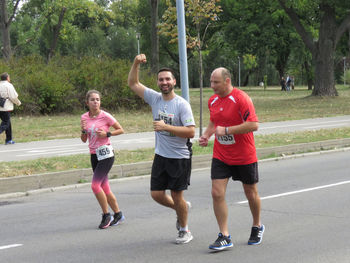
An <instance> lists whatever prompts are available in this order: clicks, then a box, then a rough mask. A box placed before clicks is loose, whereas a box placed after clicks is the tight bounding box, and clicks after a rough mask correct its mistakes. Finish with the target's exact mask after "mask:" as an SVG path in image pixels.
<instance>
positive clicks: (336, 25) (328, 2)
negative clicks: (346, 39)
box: [278, 0, 350, 96]
mask: <svg viewBox="0 0 350 263" xmlns="http://www.w3.org/2000/svg"><path fill="white" fill-rule="evenodd" d="M278 2H279V3H280V5H281V6H282V8H283V9H284V10H285V12H286V13H287V14H288V16H289V18H290V19H291V21H292V23H293V25H294V27H295V29H296V30H297V32H298V34H299V35H300V37H301V38H302V40H303V42H304V44H305V46H306V47H307V48H308V49H309V50H310V52H311V54H312V59H313V62H314V64H315V77H316V78H315V88H314V90H313V92H312V95H314V96H337V95H338V92H337V90H336V88H335V81H334V58H335V51H336V47H337V44H338V42H339V40H340V38H341V36H342V35H343V34H344V33H345V32H346V30H347V28H349V27H350V14H349V13H347V11H346V10H349V8H350V2H349V1H341V0H318V1H302V0H300V1H292V0H278Z"/></svg>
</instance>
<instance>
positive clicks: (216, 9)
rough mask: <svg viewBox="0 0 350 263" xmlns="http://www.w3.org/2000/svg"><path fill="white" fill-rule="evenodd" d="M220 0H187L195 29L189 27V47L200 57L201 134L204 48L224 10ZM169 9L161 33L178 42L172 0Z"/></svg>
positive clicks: (189, 17) (164, 17) (161, 24)
mask: <svg viewBox="0 0 350 263" xmlns="http://www.w3.org/2000/svg"><path fill="white" fill-rule="evenodd" d="M219 2H220V0H185V2H184V6H185V10H186V12H185V13H186V16H187V18H188V19H189V20H190V24H191V25H194V30H190V28H189V27H187V28H188V30H187V32H186V34H187V39H186V40H187V47H188V48H190V49H192V48H195V49H196V51H197V52H198V57H199V63H198V65H199V78H200V80H199V88H200V126H199V127H200V131H199V133H200V135H202V104H203V103H202V99H203V94H202V92H203V62H202V60H203V59H202V50H203V43H204V41H205V37H206V33H207V30H208V27H209V26H210V25H211V24H213V23H215V21H216V20H217V16H218V13H220V12H221V11H222V9H221V6H219V5H218V3H219ZM166 3H167V5H168V9H167V10H166V11H165V13H164V14H163V17H162V19H163V22H162V23H160V25H159V28H160V30H159V33H160V34H162V35H165V36H168V37H170V40H169V43H177V41H178V39H177V36H178V32H177V15H176V14H177V12H176V7H174V6H173V5H172V3H171V1H170V0H167V2H166Z"/></svg>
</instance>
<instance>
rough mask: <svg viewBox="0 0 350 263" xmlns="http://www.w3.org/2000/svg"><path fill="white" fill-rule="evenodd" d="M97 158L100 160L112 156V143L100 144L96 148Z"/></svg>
mask: <svg viewBox="0 0 350 263" xmlns="http://www.w3.org/2000/svg"><path fill="white" fill-rule="evenodd" d="M96 156H97V160H99V161H101V160H104V159H107V158H111V157H113V156H114V152H113V147H112V145H102V146H100V147H98V148H97V150H96Z"/></svg>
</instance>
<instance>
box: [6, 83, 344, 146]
mask: <svg viewBox="0 0 350 263" xmlns="http://www.w3.org/2000/svg"><path fill="white" fill-rule="evenodd" d="M242 89H243V90H245V91H246V92H247V93H248V94H249V95H250V96H251V98H252V99H253V101H254V105H255V108H256V112H257V115H258V118H259V121H260V122H272V121H284V120H298V119H305V118H316V117H328V116H337V115H350V88H349V87H344V86H338V87H337V89H338V92H339V96H338V97H334V98H323V97H317V98H315V97H311V96H310V94H311V91H309V90H307V88H306V87H296V88H295V90H293V91H291V92H281V91H280V88H279V87H269V88H268V89H267V90H264V89H263V88H261V87H249V88H242ZM176 92H178V93H179V94H181V91H180V90H177V91H176ZM199 94H200V92H199V89H190V102H191V106H192V110H193V114H194V117H195V120H196V124H197V127H199V112H200V103H199V101H200V99H199ZM212 94H213V92H212V90H211V89H210V88H205V89H203V127H205V126H206V125H207V123H208V120H209V112H208V107H207V101H208V99H209V97H210V96H211V95H212ZM102 106H103V100H102ZM82 113H83V112H82ZM111 113H112V114H113V115H114V116H115V117H116V118H117V120H118V121H119V122H120V124H121V125H122V126H123V128H124V130H125V132H126V133H132V132H142V131H151V130H152V116H151V111H150V108H149V107H146V108H144V109H143V110H141V111H134V110H133V111H129V110H128V109H123V110H120V111H119V112H111ZM12 127H13V128H12V129H13V138H14V140H15V141H16V142H28V141H37V140H50V139H64V138H75V137H79V136H80V115H68V114H65V115H55V116H13V117H12ZM0 136H2V137H1V138H0V141H1V140H2V141H5V135H4V133H3V134H1V135H0Z"/></svg>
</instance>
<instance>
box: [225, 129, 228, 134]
mask: <svg viewBox="0 0 350 263" xmlns="http://www.w3.org/2000/svg"><path fill="white" fill-rule="evenodd" d="M225 134H226V135H228V127H225Z"/></svg>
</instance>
